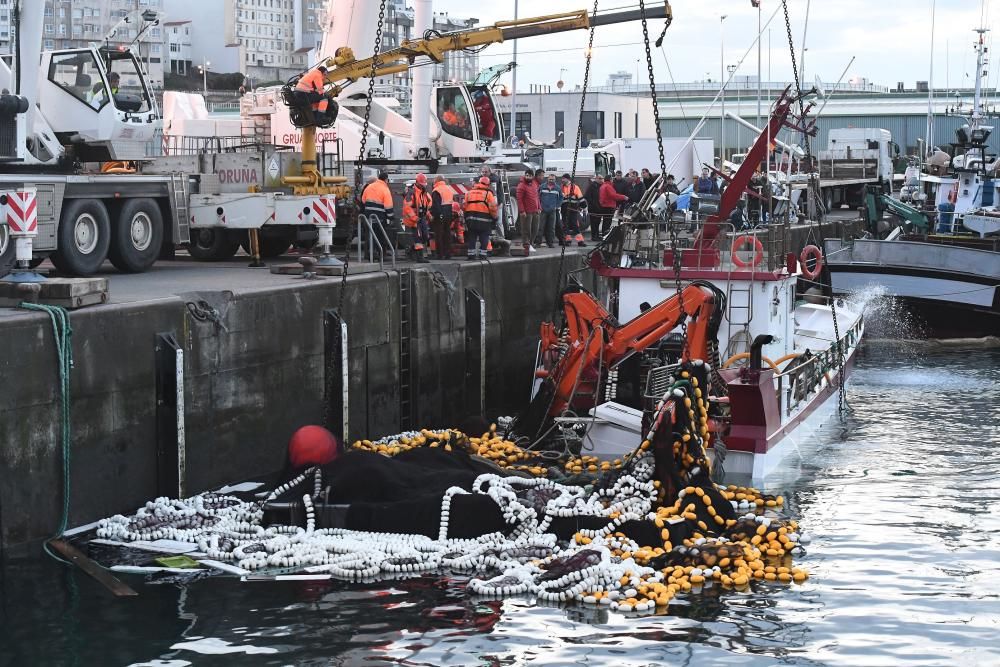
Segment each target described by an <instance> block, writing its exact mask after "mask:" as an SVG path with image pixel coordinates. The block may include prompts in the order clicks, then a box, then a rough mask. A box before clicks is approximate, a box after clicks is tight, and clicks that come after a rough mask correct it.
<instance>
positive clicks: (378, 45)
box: [337, 0, 386, 317]
mask: <svg viewBox="0 0 1000 667" xmlns="http://www.w3.org/2000/svg"><path fill="white" fill-rule="evenodd" d="M385 3H386V0H382V2H381V4H380V5H379V8H378V26H376V28H375V48H374V51H373V53H372V69H371V72H370V73H369V76H368V98H367V100H366V101H365V119H364V122H363V123H362V125H361V148H360V150H359V151H358V162H357V164H356V165H355V167H354V201H355V203H356V205H357V208H358V211H360V210H361V204H362V202H361V174H362V166H363V165H364V162H365V148H366V146H367V144H368V125H369V120H370V118H371V114H372V98H373V97H375V73H376V72H377V71H378V66H379V54H380V53H381V52H382V27H383V26H384V25H385ZM356 228H357V233H358V235H359V237H360V235H361V227H360V223H358V225H356ZM360 242H361V241H360V239H359V241H358V243H360ZM359 247H360V246H359ZM350 261H351V241H350V239H348V240H347V249H346V250H345V251H344V272H343V273H342V274H341V277H340V300H339V305H338V306H337V312H338V313H340V316H341V317H343V316H344V295H345V294H346V293H347V290H346V289H345V288H346V287H347V266H348V264H349V263H350Z"/></svg>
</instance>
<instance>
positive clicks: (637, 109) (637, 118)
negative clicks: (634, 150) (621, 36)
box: [635, 58, 660, 139]
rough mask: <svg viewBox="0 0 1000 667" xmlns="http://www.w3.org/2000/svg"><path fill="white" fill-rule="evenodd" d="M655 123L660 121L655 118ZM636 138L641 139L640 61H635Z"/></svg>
mask: <svg viewBox="0 0 1000 667" xmlns="http://www.w3.org/2000/svg"><path fill="white" fill-rule="evenodd" d="M653 122H654V123H659V122H660V121H659V119H656V118H654V119H653ZM635 138H636V139H638V138H639V59H638V58H636V59H635Z"/></svg>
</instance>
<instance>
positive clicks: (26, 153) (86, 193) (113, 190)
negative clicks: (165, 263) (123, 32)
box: [0, 0, 187, 278]
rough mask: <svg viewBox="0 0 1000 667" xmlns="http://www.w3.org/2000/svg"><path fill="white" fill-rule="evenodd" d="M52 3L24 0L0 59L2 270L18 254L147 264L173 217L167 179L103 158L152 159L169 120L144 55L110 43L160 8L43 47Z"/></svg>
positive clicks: (84, 269)
mask: <svg viewBox="0 0 1000 667" xmlns="http://www.w3.org/2000/svg"><path fill="white" fill-rule="evenodd" d="M44 11H45V3H43V2H38V1H37V0H15V2H14V4H13V7H12V13H13V18H14V28H15V34H16V39H15V41H16V45H17V50H16V53H15V55H14V58H13V60H12V63H11V65H8V64H7V63H6V62H0V88H2V89H3V90H4V91H5V92H4V93H3V94H0V137H2V140H0V203H2V204H3V208H4V209H5V211H4V215H2V216H0V278H2V277H3V276H4V275H6V274H7V272H8V271H9V270H10V268H11V266H12V265H13V263H14V260H15V258H16V259H18V260H19V263H20V265H21V268H27V265H28V264H30V263H32V261H40V259H44V257H46V256H48V255H49V254H50V253H51V254H52V260H53V262H54V263H55V264H56V266H57V267H58V268H60V269H61V270H63V271H65V272H67V273H72V274H77V275H86V274H89V273H93V272H94V271H96V270H97V268H98V267H99V266H100V265H101V263H102V262H103V261H104V259H105V258H106V257H110V258H111V260H112V262H114V264H115V265H116V266H118V267H119V268H120V269H123V270H126V271H142V270H145V269H146V268H148V267H149V266H150V265H151V264H152V263H153V262H154V261H155V260H156V258H157V256H158V255H159V252H160V248H161V243H162V240H163V235H164V228H163V220H164V218H166V217H168V216H170V215H171V213H172V209H171V207H170V205H169V203H168V201H169V197H170V193H171V191H170V183H169V179H168V178H165V177H156V178H145V179H144V178H142V177H138V176H136V175H134V174H131V173H102V172H101V170H100V163H105V164H108V163H109V162H111V161H128V160H136V159H140V158H142V157H144V155H145V149H146V145H147V142H149V141H151V140H152V139H153V138H154V136H155V135H156V132H157V131H158V129H159V127H160V118H159V112H158V110H157V108H156V102H155V99H154V97H153V94H152V91H151V90H150V88H149V86H148V85H147V82H146V77H145V75H144V73H143V71H142V68H141V66H140V63H139V61H138V60H137V58H136V57H135V54H133V53H132V51H131V49H130V47H129V46H118V45H112V44H111V43H110V40H111V39H112V38H114V34H113V33H114V32H115V31H117V30H118V29H119V28H120V27H121V26H122V25H135V26H137V30H138V33H139V35H141V34H142V33H143V32H144V31H145V30H146V29H148V28H150V27H151V26H152V25H155V24H156V23H157V22H158V20H159V16H158V14H157V13H156V12H153V11H149V10H147V11H145V12H141V13H138V12H135V13H132V14H129V15H127V16H126V17H124V18H123V20H122V21H121V22H119V25H118V26H116V27H115V29H113V30H112V33H109V35H108V38H107V39H106V40H104V43H103V44H102V43H94V44H91V45H90V46H88V47H85V48H74V49H62V50H52V51H43V50H41V46H42V27H43V21H44ZM7 91H10V92H7ZM85 163H89V164H90V165H91V166H89V167H85V166H83V165H84V164H85ZM112 171H119V172H126V171H129V170H128V169H122V168H120V167H119V168H117V169H113V170H112ZM22 209H23V210H22ZM22 226H23V229H22ZM185 231H186V230H185ZM15 237H16V238H15ZM171 240H173V241H175V242H183V241H186V240H187V238H184V237H183V235H180V237H177V236H173V235H172V238H171Z"/></svg>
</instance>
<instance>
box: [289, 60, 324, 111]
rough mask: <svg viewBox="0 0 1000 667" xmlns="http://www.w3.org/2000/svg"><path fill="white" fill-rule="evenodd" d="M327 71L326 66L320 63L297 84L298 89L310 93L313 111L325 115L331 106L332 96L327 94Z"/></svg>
mask: <svg viewBox="0 0 1000 667" xmlns="http://www.w3.org/2000/svg"><path fill="white" fill-rule="evenodd" d="M326 71H327V70H326V66H325V65H320V66H319V67H316V68H315V69H311V70H309V71H308V72H306V73H305V74H303V75H302V77H301V78H300V79H299V82H298V83H297V84H295V89H296V90H298V91H301V92H303V93H309V94H310V95H309V98H310V99H311V100H312V110H313V112H314V113H319V114H323V116H326V113H327V110H328V109H329V107H330V98H328V97H327V96H326Z"/></svg>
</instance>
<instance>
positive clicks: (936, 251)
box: [825, 29, 1000, 338]
mask: <svg viewBox="0 0 1000 667" xmlns="http://www.w3.org/2000/svg"><path fill="white" fill-rule="evenodd" d="M977 32H978V33H979V40H978V43H977V45H976V53H977V70H976V72H977V75H976V94H975V101H974V102H973V105H972V109H971V111H970V113H969V116H968V119H967V123H966V124H965V125H963V126H962V127H960V128H959V129H958V130H956V135H957V137H956V142H955V143H954V144H953V147H954V151H953V152H954V154H953V155H951V156H950V157H949V156H947V155H946V154H945V153H943V152H942V151H937V152H936V153H935V154H934V155H933V156H932V157H931V158H929V159H928V161H927V162H928V166H929V167H931V168H933V169H934V170H935V171H937V172H938V173H933V174H926V173H925V174H921V175H920V177H919V181H916V180H915V179H914V176H913V174H912V169H908V170H907V180H906V182H905V185H904V191H903V192H902V193H901V197H903V196H904V195H905V197H906V199H907V200H909V201H910V202H911V204H912V206H913V207H914V208H913V209H907V208H906V207H905V206H903V207H900V208H902V209H903V210H904V211H907V215H908V217H909V218H910V219H911V221H913V220H915V221H916V224H917V225H918V226H919V227H920V228H917V229H913V230H907V231H906V232H904V231H903V229H902V228H901V227H897V228H896V229H894V230H892V231H891V232H890V234H889V235H888V236H887V237H886V238H884V239H878V238H864V239H857V240H853V241H847V242H845V241H843V240H841V239H826V240H825V249H826V256H827V258H828V260H829V271H830V282H831V285H832V287H833V290H834V292H835V293H838V294H845V293H850V292H854V291H858V290H870V289H872V288H875V287H883V288H884V289H885V291H886V294H887V295H889V296H892V297H894V298H897V299H899V300H900V301H901V302H902V303H903V304H905V306H906V307H907V309H908V310H909V311H910V312H911V313H913V314H914V315H916V316H917V320H918V324H919V325H920V328H921V331H922V332H923V333H924V334H925V335H928V336H934V337H937V338H966V337H982V336H998V335H1000V179H998V178H997V177H996V174H997V170H998V169H1000V160H998V159H997V157H996V156H995V155H991V154H989V153H988V152H987V151H988V148H989V146H988V143H987V142H988V140H989V138H990V135H991V133H992V131H993V127H992V126H990V125H986V124H985V123H984V120H985V115H984V114H983V111H982V107H981V102H980V99H981V92H982V76H983V70H984V67H985V65H984V63H985V56H986V46H985V43H984V39H983V36H984V34H985V32H986V30H985V29H979V30H977ZM883 201H886V202H887V204H888V206H889V208H890V210H893V209H894V208H895V207H896V202H894V201H892V200H888V199H885V198H883ZM875 210H876V211H877V210H878V208H877V207H875ZM880 216H881V212H879V213H878V215H875V216H872V215H869V220H870V223H872V229H871V230H870V231H871V233H872V234H876V233H877V232H878V226H879V224H880V223H881V222H882V221H881V220H872V219H871V218H877V217H880Z"/></svg>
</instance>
